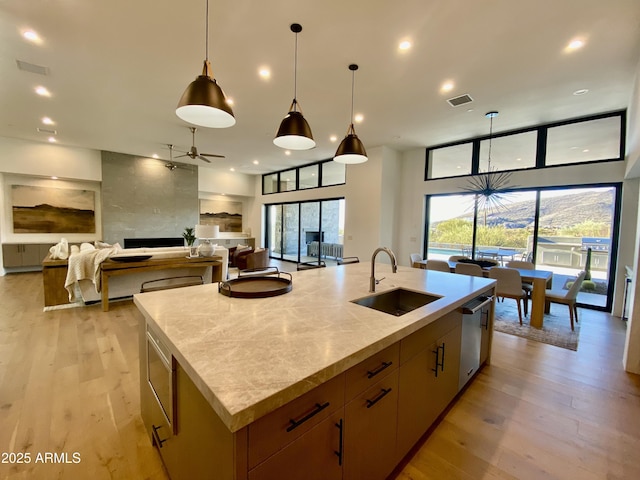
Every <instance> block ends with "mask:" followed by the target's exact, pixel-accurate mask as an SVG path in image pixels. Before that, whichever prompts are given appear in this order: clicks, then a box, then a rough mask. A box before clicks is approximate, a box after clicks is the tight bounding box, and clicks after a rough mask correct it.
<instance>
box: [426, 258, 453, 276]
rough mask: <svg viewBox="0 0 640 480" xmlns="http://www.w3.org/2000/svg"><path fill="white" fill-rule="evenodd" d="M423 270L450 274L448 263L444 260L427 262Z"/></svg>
mask: <svg viewBox="0 0 640 480" xmlns="http://www.w3.org/2000/svg"><path fill="white" fill-rule="evenodd" d="M425 268H426V269H427V270H436V271H438V272H447V273H451V268H450V267H449V263H448V262H446V261H444V260H427V263H426V266H425Z"/></svg>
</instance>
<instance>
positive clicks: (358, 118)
mask: <svg viewBox="0 0 640 480" xmlns="http://www.w3.org/2000/svg"><path fill="white" fill-rule="evenodd" d="M353 119H354V120H355V121H356V123H362V121H363V120H364V115H362V114H361V113H358V114H357V115H356V116H355V117H353Z"/></svg>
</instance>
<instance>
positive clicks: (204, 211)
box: [200, 200, 242, 232]
mask: <svg viewBox="0 0 640 480" xmlns="http://www.w3.org/2000/svg"><path fill="white" fill-rule="evenodd" d="M200 223H201V224H202V225H218V226H219V227H220V231H221V232H242V202H230V201H229V202H228V201H224V200H200Z"/></svg>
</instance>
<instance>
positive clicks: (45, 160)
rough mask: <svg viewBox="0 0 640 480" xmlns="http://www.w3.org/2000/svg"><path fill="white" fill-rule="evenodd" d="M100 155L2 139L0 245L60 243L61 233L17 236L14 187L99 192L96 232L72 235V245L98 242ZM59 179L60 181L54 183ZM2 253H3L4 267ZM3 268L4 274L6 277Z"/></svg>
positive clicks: (80, 150)
mask: <svg viewBox="0 0 640 480" xmlns="http://www.w3.org/2000/svg"><path fill="white" fill-rule="evenodd" d="M101 165H102V164H101V157H100V152H99V151H97V150H89V149H83V148H72V147H62V146H59V145H52V144H50V143H34V142H27V141H24V140H18V139H15V138H7V137H0V242H2V243H21V242H24V243H57V242H59V241H60V238H61V236H60V235H59V234H15V233H13V219H12V210H11V204H12V202H11V185H33V186H43V187H44V186H47V187H54V188H71V189H85V190H93V191H94V192H96V229H97V231H96V233H95V234H70V235H65V238H67V240H69V241H70V242H74V241H83V240H94V239H98V238H100V236H101V231H100V228H101V225H102V221H101V216H100V214H101V199H100V183H99V182H100V181H101V179H102V166H101ZM52 176H57V177H58V178H59V179H58V180H52V179H51V177H52ZM1 265H2V253H1V250H0V266H1ZM4 273H5V271H4V269H2V268H0V275H4Z"/></svg>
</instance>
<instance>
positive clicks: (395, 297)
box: [351, 288, 442, 317]
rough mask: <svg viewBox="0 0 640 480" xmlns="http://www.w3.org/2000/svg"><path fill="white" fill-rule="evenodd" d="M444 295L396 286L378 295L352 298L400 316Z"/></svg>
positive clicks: (360, 303)
mask: <svg viewBox="0 0 640 480" xmlns="http://www.w3.org/2000/svg"><path fill="white" fill-rule="evenodd" d="M440 298H442V297H439V296H437V295H430V294H428V293H422V292H414V291H413V290H406V289H404V288H396V289H394V290H389V291H388V292H384V293H379V294H377V295H369V296H368V297H363V298H358V299H357V300H351V301H352V302H353V303H357V304H358V305H362V306H363V307H368V308H373V309H374V310H378V311H379V312H384V313H388V314H389V315H395V316H396V317H399V316H400V315H404V314H405V313H409V312H411V311H413V310H415V309H416V308H420V307H422V306H424V305H427V304H428V303H431V302H435V301H436V300H439V299H440Z"/></svg>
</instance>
